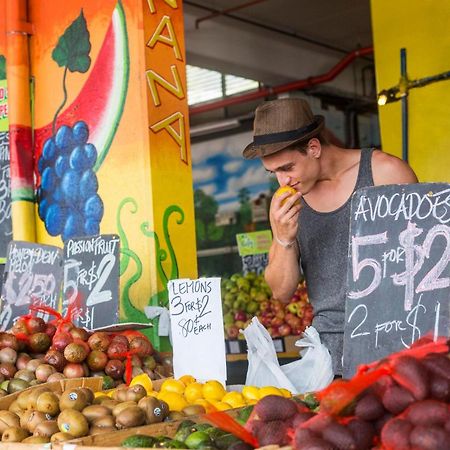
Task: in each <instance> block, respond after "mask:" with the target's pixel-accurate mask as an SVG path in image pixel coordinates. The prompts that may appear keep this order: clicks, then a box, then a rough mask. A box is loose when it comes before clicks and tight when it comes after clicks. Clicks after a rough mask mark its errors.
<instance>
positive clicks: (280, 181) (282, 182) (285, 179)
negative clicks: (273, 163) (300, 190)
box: [277, 173, 291, 186]
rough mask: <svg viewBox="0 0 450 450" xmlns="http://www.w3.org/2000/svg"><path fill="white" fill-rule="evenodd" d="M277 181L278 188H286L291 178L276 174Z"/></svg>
mask: <svg viewBox="0 0 450 450" xmlns="http://www.w3.org/2000/svg"><path fill="white" fill-rule="evenodd" d="M277 180H278V184H279V185H280V186H287V185H289V183H290V181H291V177H288V176H286V175H285V174H282V173H277Z"/></svg>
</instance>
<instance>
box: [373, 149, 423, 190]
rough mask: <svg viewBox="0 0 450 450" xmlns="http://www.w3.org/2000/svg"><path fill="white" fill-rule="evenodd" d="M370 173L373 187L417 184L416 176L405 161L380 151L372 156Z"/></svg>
mask: <svg viewBox="0 0 450 450" xmlns="http://www.w3.org/2000/svg"><path fill="white" fill-rule="evenodd" d="M372 173H373V181H374V184H375V186H380V185H383V184H410V183H417V176H416V174H415V173H414V171H413V170H412V169H411V167H410V166H409V165H408V164H407V163H406V162H405V161H403V160H401V159H400V158H397V157H396V156H393V155H389V154H387V153H384V152H381V151H375V152H374V154H373V158H372Z"/></svg>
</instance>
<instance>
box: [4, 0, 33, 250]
mask: <svg viewBox="0 0 450 450" xmlns="http://www.w3.org/2000/svg"><path fill="white" fill-rule="evenodd" d="M30 33H31V26H30V24H29V23H28V22H27V1H26V0H8V1H6V61H7V64H6V66H7V70H6V72H7V83H8V97H9V105H8V107H9V124H10V125H9V133H10V138H9V139H10V164H11V199H12V228H13V237H14V239H18V240H27V241H33V242H34V241H35V240H36V226H35V213H34V209H35V208H34V186H33V152H32V128H31V126H32V123H31V99H30V67H29V61H30V59H29V48H28V45H29V43H28V35H29V34H30Z"/></svg>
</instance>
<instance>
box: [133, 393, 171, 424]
mask: <svg viewBox="0 0 450 450" xmlns="http://www.w3.org/2000/svg"><path fill="white" fill-rule="evenodd" d="M138 406H139V407H140V408H142V410H143V411H144V412H145V416H146V422H147V424H152V423H158V422H162V421H163V419H164V417H165V415H164V413H163V410H162V409H161V403H160V401H159V400H158V399H157V398H156V397H151V396H148V397H144V398H141V399H140V400H139V403H138Z"/></svg>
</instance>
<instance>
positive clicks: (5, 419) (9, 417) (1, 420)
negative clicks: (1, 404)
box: [0, 411, 20, 434]
mask: <svg viewBox="0 0 450 450" xmlns="http://www.w3.org/2000/svg"><path fill="white" fill-rule="evenodd" d="M19 426H20V419H19V416H18V415H17V414H15V413H13V412H11V411H0V433H2V434H3V432H4V431H5V430H6V429H7V428H11V427H19Z"/></svg>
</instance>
